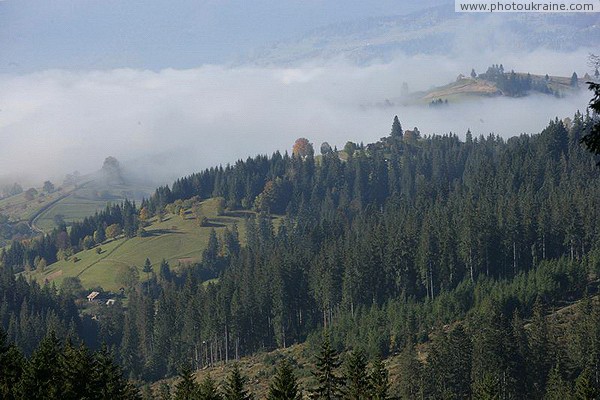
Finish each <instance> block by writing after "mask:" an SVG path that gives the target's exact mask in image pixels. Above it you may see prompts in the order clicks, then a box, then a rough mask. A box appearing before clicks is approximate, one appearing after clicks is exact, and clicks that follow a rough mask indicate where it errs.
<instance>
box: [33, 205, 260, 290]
mask: <svg viewBox="0 0 600 400" xmlns="http://www.w3.org/2000/svg"><path fill="white" fill-rule="evenodd" d="M202 211H203V213H204V215H206V216H207V217H208V218H209V222H210V226H207V227H199V226H198V223H197V221H196V219H195V218H194V217H193V216H192V215H191V214H190V213H188V214H186V216H185V219H182V218H181V217H180V216H174V215H169V214H168V215H167V216H166V217H165V219H164V220H163V221H162V222H158V221H156V220H153V221H151V222H152V224H151V225H150V226H148V227H147V228H146V231H147V232H148V234H149V236H147V237H144V238H140V237H134V238H131V239H127V238H124V237H120V238H117V239H115V240H111V241H108V242H105V243H103V244H102V245H101V246H100V247H101V248H102V252H101V253H100V254H97V253H96V249H95V248H93V249H90V250H84V251H81V252H79V253H77V254H76V257H77V258H79V261H77V262H74V261H73V260H74V258H73V257H71V258H70V259H69V260H68V261H59V262H56V263H54V264H51V265H49V266H48V267H47V268H46V270H45V271H44V272H43V273H34V274H32V275H31V276H30V277H31V278H32V279H35V280H38V281H39V282H43V281H44V280H45V279H48V280H49V281H52V282H54V283H56V285H57V286H60V284H61V283H62V281H63V279H64V278H65V277H69V276H78V277H79V278H80V279H81V282H82V284H83V286H84V287H85V288H91V287H95V286H102V288H104V289H105V290H112V291H116V290H118V289H119V287H120V286H121V285H120V284H119V283H117V282H116V279H115V278H116V274H117V272H118V270H119V267H121V266H128V265H135V266H137V267H140V278H141V279H144V278H145V274H143V273H141V266H142V265H143V263H144V261H145V259H146V257H148V258H149V259H150V260H151V261H152V263H153V265H155V266H158V264H159V263H160V262H161V260H162V259H163V258H164V259H166V260H167V261H168V262H169V263H170V265H171V266H175V267H176V266H177V265H178V263H179V262H180V261H182V262H187V261H193V260H197V259H199V258H200V257H201V255H202V251H203V250H204V249H205V248H206V246H207V244H208V237H209V235H210V230H211V229H212V228H214V229H215V230H216V232H217V234H219V233H220V232H222V231H223V229H225V227H226V226H229V227H231V226H233V224H237V226H238V231H239V233H240V238H241V240H243V239H244V238H245V224H244V219H245V216H247V215H251V214H252V213H250V212H238V213H235V214H234V215H225V216H217V213H216V202H215V200H213V199H211V200H207V201H205V202H203V203H202Z"/></svg>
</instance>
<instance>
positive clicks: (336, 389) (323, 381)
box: [310, 333, 344, 400]
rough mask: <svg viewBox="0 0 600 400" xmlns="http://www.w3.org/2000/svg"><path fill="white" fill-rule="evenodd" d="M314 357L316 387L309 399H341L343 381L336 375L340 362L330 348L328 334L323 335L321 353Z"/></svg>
mask: <svg viewBox="0 0 600 400" xmlns="http://www.w3.org/2000/svg"><path fill="white" fill-rule="evenodd" d="M316 357H317V362H316V367H317V370H316V372H315V373H314V375H315V378H316V379H317V386H316V387H315V388H314V389H313V392H312V394H311V396H310V398H311V399H315V400H316V399H323V400H331V399H341V398H342V387H343V384H344V380H343V379H342V378H341V377H340V376H338V375H337V373H336V370H337V369H338V367H339V366H340V361H339V359H338V355H337V353H336V352H335V350H334V349H333V347H331V341H330V339H329V334H328V333H326V334H325V337H324V339H323V343H322V344H321V352H320V354H319V355H318V356H316Z"/></svg>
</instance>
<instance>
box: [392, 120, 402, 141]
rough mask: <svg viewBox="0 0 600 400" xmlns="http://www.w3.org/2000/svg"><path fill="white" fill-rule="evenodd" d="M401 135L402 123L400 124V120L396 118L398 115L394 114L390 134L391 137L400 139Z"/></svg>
mask: <svg viewBox="0 0 600 400" xmlns="http://www.w3.org/2000/svg"><path fill="white" fill-rule="evenodd" d="M402 135H403V131H402V125H400V120H399V119H398V116H397V115H396V116H394V122H392V132H391V134H390V136H391V137H393V138H398V139H402Z"/></svg>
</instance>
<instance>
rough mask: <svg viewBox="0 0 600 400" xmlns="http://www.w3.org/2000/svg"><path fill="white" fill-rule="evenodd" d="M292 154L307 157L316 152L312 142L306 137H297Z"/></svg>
mask: <svg viewBox="0 0 600 400" xmlns="http://www.w3.org/2000/svg"><path fill="white" fill-rule="evenodd" d="M292 154H293V155H295V156H298V157H307V156H309V155H310V156H312V155H314V154H315V150H314V149H313V145H312V143H310V142H309V141H308V139H306V138H299V139H296V141H295V142H294V147H293V148H292Z"/></svg>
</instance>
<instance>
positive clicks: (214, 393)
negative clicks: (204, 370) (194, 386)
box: [198, 375, 222, 400]
mask: <svg viewBox="0 0 600 400" xmlns="http://www.w3.org/2000/svg"><path fill="white" fill-rule="evenodd" d="M198 399H199V400H221V399H222V397H221V395H220V394H219V391H218V390H217V384H216V383H215V381H214V380H213V379H212V377H211V376H210V375H208V376H206V378H204V380H203V381H202V383H201V384H200V388H199V396H198Z"/></svg>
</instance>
